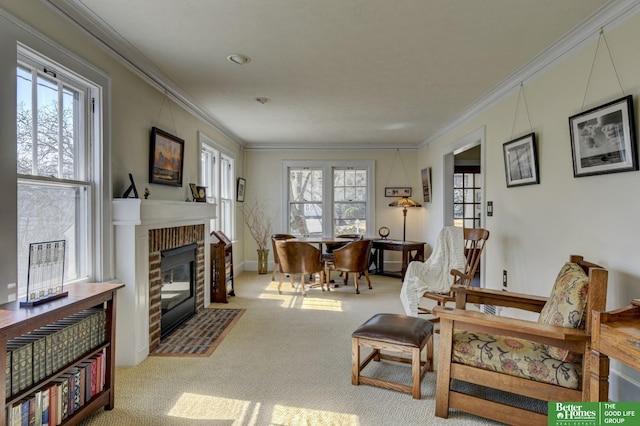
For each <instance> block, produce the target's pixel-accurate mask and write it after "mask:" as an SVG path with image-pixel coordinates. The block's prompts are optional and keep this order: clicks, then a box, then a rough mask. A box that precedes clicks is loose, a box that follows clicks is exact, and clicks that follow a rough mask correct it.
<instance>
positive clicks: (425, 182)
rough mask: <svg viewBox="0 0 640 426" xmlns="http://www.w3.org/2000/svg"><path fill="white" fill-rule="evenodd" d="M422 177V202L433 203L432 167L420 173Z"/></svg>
mask: <svg viewBox="0 0 640 426" xmlns="http://www.w3.org/2000/svg"><path fill="white" fill-rule="evenodd" d="M420 176H421V177H422V201H424V202H425V203H430V202H431V167H427V168H425V169H422V171H420Z"/></svg>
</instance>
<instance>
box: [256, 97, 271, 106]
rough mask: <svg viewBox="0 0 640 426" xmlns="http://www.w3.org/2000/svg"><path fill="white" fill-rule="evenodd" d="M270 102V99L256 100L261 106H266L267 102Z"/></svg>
mask: <svg viewBox="0 0 640 426" xmlns="http://www.w3.org/2000/svg"><path fill="white" fill-rule="evenodd" d="M270 100H271V99H269V98H264V97H262V98H256V102H257V103H259V104H260V105H264V104H266V103H267V102H269V101H270Z"/></svg>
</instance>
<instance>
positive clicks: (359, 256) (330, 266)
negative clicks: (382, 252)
mask: <svg viewBox="0 0 640 426" xmlns="http://www.w3.org/2000/svg"><path fill="white" fill-rule="evenodd" d="M372 246H373V241H372V240H359V241H352V242H350V243H348V244H346V245H344V246H342V247H340V248H338V249H335V250H334V251H333V259H326V258H325V259H324V265H325V273H324V274H325V276H326V277H327V278H328V277H329V273H330V271H331V270H335V271H340V272H342V273H343V274H344V275H343V279H344V283H345V285H346V284H347V281H348V280H349V273H350V272H353V273H354V275H353V281H354V284H355V286H356V294H360V287H359V286H358V277H359V276H360V274H361V273H362V274H364V276H365V278H366V280H367V282H368V284H369V289H372V288H373V287H371V278H370V277H369V258H370V257H371V247H372ZM328 287H329V282H328V281H327V288H328Z"/></svg>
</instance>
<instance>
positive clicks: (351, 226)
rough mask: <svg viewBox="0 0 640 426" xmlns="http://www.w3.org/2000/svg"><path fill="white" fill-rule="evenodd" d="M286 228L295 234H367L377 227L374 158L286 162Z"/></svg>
mask: <svg viewBox="0 0 640 426" xmlns="http://www.w3.org/2000/svg"><path fill="white" fill-rule="evenodd" d="M283 168H284V169H283V176H284V179H285V182H284V183H283V185H284V187H285V193H286V194H287V197H286V199H285V205H284V206H283V209H284V210H285V211H286V212H287V214H286V215H285V216H284V217H285V220H286V222H285V223H284V224H283V229H286V230H287V231H286V232H288V233H291V234H293V235H302V236H319V235H326V236H333V235H340V234H361V235H367V234H368V233H370V232H371V230H373V224H374V217H373V214H374V213H373V212H374V205H375V203H374V195H373V194H375V181H374V176H375V165H374V162H373V161H366V160H364V161H363V160H360V161H285V162H284V163H283Z"/></svg>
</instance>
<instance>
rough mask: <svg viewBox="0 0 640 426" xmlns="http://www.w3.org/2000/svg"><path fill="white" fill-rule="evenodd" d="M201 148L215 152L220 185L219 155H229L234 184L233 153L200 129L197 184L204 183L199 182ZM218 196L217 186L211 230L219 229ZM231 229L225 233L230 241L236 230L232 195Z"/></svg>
mask: <svg viewBox="0 0 640 426" xmlns="http://www.w3.org/2000/svg"><path fill="white" fill-rule="evenodd" d="M203 149H207V150H210V151H213V152H215V153H216V161H217V168H216V170H217V176H216V183H217V184H218V185H221V178H222V176H221V171H220V165H221V164H222V162H221V156H222V155H224V156H226V157H229V158H230V159H231V160H232V161H233V176H232V179H231V185H232V186H233V185H234V182H235V181H236V167H237V159H236V157H235V155H233V153H232V152H231V151H229V150H227V149H225V148H223V147H222V146H220V145H219V144H218V143H216V142H215V141H214V140H213V139H212V138H211V137H209V136H208V135H207V134H206V133H204V132H202V131H198V184H199V185H204V184H205V183H204V182H201V179H202V178H201V176H202V162H201V157H200V155H201V154H200V153H201V152H202V150H203ZM233 191H235V188H232V194H233ZM220 197H221V191H220V188H218V190H217V194H216V200H217V202H216V203H215V212H216V218H215V219H214V220H213V224H214V226H212V228H211V229H212V230H214V229H215V230H217V229H220V221H221V219H220V210H221V208H222V207H221V203H220ZM231 229H232V234H233V235H227V237H229V238H230V239H231V240H232V241H235V239H236V235H237V231H236V203H235V201H234V199H233V197H232V199H231Z"/></svg>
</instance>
